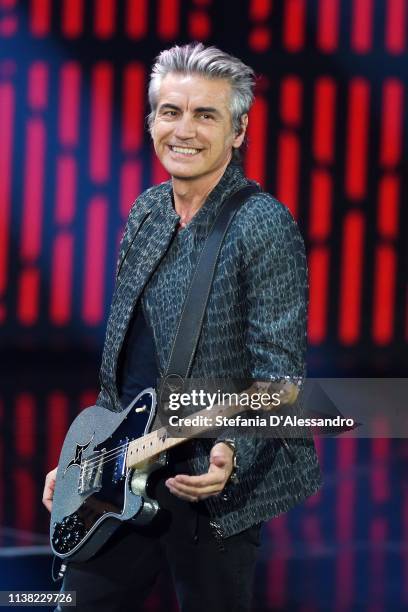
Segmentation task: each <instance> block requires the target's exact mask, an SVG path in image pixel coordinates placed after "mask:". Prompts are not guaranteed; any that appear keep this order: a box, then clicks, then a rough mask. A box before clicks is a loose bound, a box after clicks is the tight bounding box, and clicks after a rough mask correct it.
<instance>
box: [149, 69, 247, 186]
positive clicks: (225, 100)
mask: <svg viewBox="0 0 408 612" xmlns="http://www.w3.org/2000/svg"><path fill="white" fill-rule="evenodd" d="M230 96H231V86H230V84H229V83H228V81H226V80H224V79H213V80H211V79H207V78H205V77H202V76H199V75H184V74H177V73H171V74H168V75H167V76H166V77H165V78H164V79H163V81H162V83H161V86H160V91H159V96H158V105H157V112H156V116H155V119H154V123H153V126H152V137H153V143H154V148H155V151H156V154H157V156H158V158H159V159H160V161H161V163H162V164H163V166H164V167H165V168H166V170H167V172H168V173H169V174H170V175H171V176H174V177H177V178H185V179H194V178H198V177H200V176H204V175H206V174H210V173H212V172H216V171H217V170H219V169H221V168H222V167H223V166H226V165H227V164H228V162H229V160H230V158H231V153H232V147H233V146H235V147H239V146H240V145H241V143H242V140H243V138H244V134H245V130H243V132H242V133H241V134H240V135H238V136H237V135H236V134H235V133H234V131H233V128H232V120H231V112H230V108H229V104H230ZM244 123H246V116H245V118H244Z"/></svg>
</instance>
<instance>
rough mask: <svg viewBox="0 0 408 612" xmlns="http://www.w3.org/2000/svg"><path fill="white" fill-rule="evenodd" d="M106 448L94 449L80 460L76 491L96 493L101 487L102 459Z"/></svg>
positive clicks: (81, 493) (80, 493)
mask: <svg viewBox="0 0 408 612" xmlns="http://www.w3.org/2000/svg"><path fill="white" fill-rule="evenodd" d="M105 451H106V448H103V449H102V450H100V451H95V452H93V453H92V455H89V457H87V458H86V459H85V460H84V461H82V462H81V468H80V472H79V483H78V493H79V495H83V494H85V493H87V494H89V493H97V492H98V491H100V490H101V489H102V473H103V460H104V456H105Z"/></svg>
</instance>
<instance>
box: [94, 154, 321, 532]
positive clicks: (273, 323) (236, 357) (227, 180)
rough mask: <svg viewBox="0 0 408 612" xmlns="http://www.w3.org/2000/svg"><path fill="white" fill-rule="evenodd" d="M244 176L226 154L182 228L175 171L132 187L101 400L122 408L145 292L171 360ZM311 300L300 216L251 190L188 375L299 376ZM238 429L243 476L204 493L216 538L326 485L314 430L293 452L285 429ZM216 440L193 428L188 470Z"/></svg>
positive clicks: (197, 468) (162, 354) (200, 468)
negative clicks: (216, 230)
mask: <svg viewBox="0 0 408 612" xmlns="http://www.w3.org/2000/svg"><path fill="white" fill-rule="evenodd" d="M248 183H250V181H249V180H248V179H247V178H246V177H245V176H244V174H243V171H242V169H241V167H240V166H239V165H237V164H234V163H231V164H230V165H229V166H228V167H227V169H226V171H225V173H224V175H223V177H222V178H221V180H220V181H219V183H218V184H217V185H216V187H215V188H214V189H213V191H212V192H211V193H210V195H209V196H208V198H207V200H206V202H205V203H204V205H203V206H202V208H201V209H200V210H199V211H198V213H196V215H195V216H194V217H193V219H192V220H191V221H190V223H189V224H188V225H187V226H186V228H185V229H183V230H182V231H177V225H178V222H179V217H178V215H177V214H176V212H175V210H174V207H173V203H172V185H171V181H168V182H165V183H162V184H160V185H158V186H154V187H152V188H150V189H148V190H147V191H145V192H144V193H142V194H141V195H140V196H139V197H138V198H137V200H136V201H135V203H134V205H133V206H132V209H131V211H130V214H129V218H128V221H127V224H126V228H125V232H124V236H123V239H122V242H121V246H120V253H119V259H118V266H117V280H116V286H115V291H114V295H113V299H112V304H111V309H110V315H109V319H108V324H107V330H106V337H105V344H104V350H103V356H102V365H101V371H100V381H101V392H100V394H99V396H98V399H97V404H99V405H102V406H105V407H106V408H108V409H111V410H117V411H119V410H121V404H120V401H119V397H118V391H117V385H116V374H117V366H118V358H119V353H120V350H121V347H122V345H123V341H124V338H125V334H126V331H127V328H128V325H129V322H130V319H131V316H132V311H133V308H134V306H135V304H136V302H137V300H138V299H139V297H141V296H142V301H143V307H144V311H145V315H146V317H147V318H148V321H149V324H150V326H151V328H152V330H153V335H154V340H155V346H156V353H157V360H158V364H159V370H160V373H161V374H162V373H163V372H164V371H165V369H166V363H167V360H168V358H169V354H170V348H171V345H172V341H173V338H174V334H175V330H176V326H177V322H178V319H179V316H180V313H181V308H182V304H183V300H184V297H185V295H186V293H187V290H188V286H189V282H190V279H191V276H192V273H193V271H194V266H195V264H196V262H197V258H198V256H199V253H200V250H201V248H202V246H203V243H204V241H205V238H206V236H207V234H208V232H209V229H210V227H211V224H212V222H213V220H214V218H215V215H216V213H217V211H218V210H219V209H220V206H221V205H222V203H223V201H224V199H225V198H226V197H227V196H228V195H229V194H231V193H232V192H234V191H236V190H237V189H239V188H241V187H242V186H244V185H246V184H248ZM142 293H143V295H142ZM306 311H307V268H306V258H305V253H304V245H303V240H302V238H301V236H300V233H299V231H298V228H297V225H296V223H295V221H294V220H293V218H292V217H291V215H290V213H289V212H288V210H287V208H286V207H285V206H284V205H282V204H281V203H280V202H279V201H277V200H276V199H275V198H273V197H272V196H271V195H269V194H267V193H264V192H259V193H257V194H254V195H252V196H251V197H250V198H249V199H248V200H247V202H245V204H244V205H243V206H242V207H241V209H240V210H239V211H238V213H237V214H236V216H235V218H234V220H233V222H232V224H231V226H230V228H229V231H228V234H227V236H226V239H225V241H224V244H223V246H222V249H221V253H220V258H219V261H218V264H217V269H216V272H215V277H214V282H213V286H212V290H211V295H210V298H209V301H208V306H207V310H206V314H205V318H204V322H203V328H202V334H201V337H200V340H199V345H198V349H197V353H196V356H195V359H194V363H193V368H192V372H191V376H192V378H197V379H204V378H205V379H208V380H211V379H220V378H223V379H246V378H251V379H255V380H272V379H276V378H280V377H282V376H286V377H287V376H290V377H299V376H300V377H301V376H303V375H304V373H305V365H304V358H305V347H306ZM235 441H236V446H237V460H238V461H237V462H238V469H237V476H238V478H237V482H235V483H232V482H231V483H230V484H228V485H227V486H226V487H225V489H224V491H223V493H222V494H220V495H217V496H213V497H210V498H208V499H207V500H206V501H205V505H206V509H207V511H208V512H209V514H210V517H211V520H212V526H213V528H214V530H215V532H216V533H217V534H218V536H219V537H221V538H223V537H228V536H231V535H233V534H235V533H238V532H239V531H242V530H244V529H246V528H248V527H250V526H251V525H254V524H255V523H259V522H260V521H265V520H268V519H270V518H272V517H274V516H276V515H278V514H280V513H282V512H286V511H287V510H289V509H290V508H292V507H293V506H295V505H296V504H298V503H299V502H301V501H302V500H304V499H305V498H307V497H308V496H310V495H312V494H313V493H315V492H316V491H317V490H318V489H319V487H320V486H321V474H320V469H319V464H318V461H317V456H316V451H315V447H314V443H313V440H312V439H304V438H297V439H296V438H292V439H288V440H287V442H288V445H289V447H290V451H291V453H290V454H289V453H288V451H287V448H285V446H284V445H283V444H282V443H281V442H280V441H279V440H278V439H275V440H274V439H265V438H254V437H249V436H242V437H238V438H236V440H235ZM213 442H214V441H212V442H211V440H197V441H195V442H194V444H193V445H192V452H191V458H190V461H189V464H190V468H191V470H192V472H193V473H196V474H199V473H204V472H206V471H207V469H208V461H209V449H210V448H211V445H212V443H213ZM209 443H210V445H209ZM294 458H295V461H293V459H294Z"/></svg>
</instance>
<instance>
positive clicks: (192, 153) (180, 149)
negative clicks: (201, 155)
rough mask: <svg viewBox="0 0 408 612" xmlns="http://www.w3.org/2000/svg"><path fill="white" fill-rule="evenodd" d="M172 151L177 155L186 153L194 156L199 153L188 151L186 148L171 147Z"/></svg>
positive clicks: (194, 150)
mask: <svg viewBox="0 0 408 612" xmlns="http://www.w3.org/2000/svg"><path fill="white" fill-rule="evenodd" d="M171 150H172V151H174V152H175V153H184V154H185V155H194V154H195V153H198V151H199V149H186V148H184V147H171Z"/></svg>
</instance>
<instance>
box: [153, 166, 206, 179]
mask: <svg viewBox="0 0 408 612" xmlns="http://www.w3.org/2000/svg"><path fill="white" fill-rule="evenodd" d="M161 163H162V164H163V166H164V168H165V169H166V170H167V172H168V173H169V174H170V175H171V176H173V177H174V178H180V179H187V180H188V179H193V178H197V176H201V174H203V170H202V169H201V168H187V167H185V168H183V167H180V166H179V165H178V164H172V163H169V164H166V163H163V162H161Z"/></svg>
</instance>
